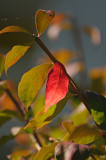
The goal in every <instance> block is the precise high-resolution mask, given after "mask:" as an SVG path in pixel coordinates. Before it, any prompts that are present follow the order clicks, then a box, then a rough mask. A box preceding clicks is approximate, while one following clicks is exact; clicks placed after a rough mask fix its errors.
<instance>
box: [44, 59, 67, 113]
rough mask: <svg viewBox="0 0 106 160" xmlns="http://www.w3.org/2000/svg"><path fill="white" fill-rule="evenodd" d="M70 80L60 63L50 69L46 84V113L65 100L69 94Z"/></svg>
mask: <svg viewBox="0 0 106 160" xmlns="http://www.w3.org/2000/svg"><path fill="white" fill-rule="evenodd" d="M68 84H69V79H68V77H67V75H66V69H65V67H64V66H63V64H61V63H60V62H57V63H55V65H54V66H53V67H52V68H51V69H50V71H49V72H48V76H47V83H46V98H45V111H44V112H46V111H47V109H48V108H49V107H50V106H52V105H54V104H56V103H57V102H58V101H60V100H61V99H63V98H64V97H65V96H66V94H67V92H68Z"/></svg>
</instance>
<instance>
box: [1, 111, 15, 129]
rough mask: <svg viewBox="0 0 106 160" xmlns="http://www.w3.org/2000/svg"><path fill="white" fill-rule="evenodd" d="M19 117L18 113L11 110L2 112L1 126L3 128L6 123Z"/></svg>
mask: <svg viewBox="0 0 106 160" xmlns="http://www.w3.org/2000/svg"><path fill="white" fill-rule="evenodd" d="M16 116H17V112H14V111H10V110H3V111H0V126H2V125H3V124H4V123H5V122H7V121H8V120H10V119H12V118H13V117H16Z"/></svg>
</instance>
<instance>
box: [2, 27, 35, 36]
mask: <svg viewBox="0 0 106 160" xmlns="http://www.w3.org/2000/svg"><path fill="white" fill-rule="evenodd" d="M8 32H23V33H27V34H29V35H32V33H30V32H29V31H27V30H26V29H24V28H22V27H19V26H8V27H5V28H3V29H2V30H1V31H0V34H3V33H8Z"/></svg>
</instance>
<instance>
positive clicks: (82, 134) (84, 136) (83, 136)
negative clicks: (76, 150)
mask: <svg viewBox="0 0 106 160" xmlns="http://www.w3.org/2000/svg"><path fill="white" fill-rule="evenodd" d="M98 137H99V130H98V129H97V127H95V126H92V127H91V126H89V125H87V124H83V125H81V126H78V127H75V129H74V130H73V132H72V133H70V134H69V133H67V134H66V135H65V137H64V141H74V142H76V143H79V144H88V143H91V142H93V141H95V140H96V139H98Z"/></svg>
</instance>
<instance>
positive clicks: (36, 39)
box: [33, 35, 57, 63]
mask: <svg viewBox="0 0 106 160" xmlns="http://www.w3.org/2000/svg"><path fill="white" fill-rule="evenodd" d="M33 37H34V38H35V41H36V43H37V44H38V45H39V46H40V47H41V48H42V49H43V51H44V52H46V54H47V55H48V56H49V58H50V59H51V60H52V61H53V63H56V62H57V59H56V58H55V57H54V56H53V55H52V54H51V52H50V51H49V50H48V48H47V47H46V46H45V45H44V43H43V42H42V41H41V40H40V39H39V37H35V35H33Z"/></svg>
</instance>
